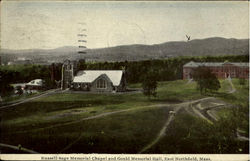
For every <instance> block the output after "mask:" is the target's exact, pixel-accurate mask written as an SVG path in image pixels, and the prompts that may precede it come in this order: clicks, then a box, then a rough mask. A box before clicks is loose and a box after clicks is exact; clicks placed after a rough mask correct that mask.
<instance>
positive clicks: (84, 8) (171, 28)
mask: <svg viewBox="0 0 250 161" xmlns="http://www.w3.org/2000/svg"><path fill="white" fill-rule="evenodd" d="M85 30H86V31H85ZM248 32H249V6H248V2H230V1H227V2H222V1H221V2H199V1H193V2H171V1H166V2H163V1H158V2H114V1H109V2H87V1H86V2H83V1H74V2H73V1H71V2H68V1H67V2H66V1H53V2H52V1H47V2H46V1H26V2H24V1H23V2H20V1H19V2H18V1H9V2H8V1H4V2H1V48H5V49H15V50H18V49H52V48H58V47H62V46H79V45H83V46H86V47H87V48H103V47H111V46H118V45H129V44H148V45H150V44H159V43H164V42H167V41H186V35H189V36H191V39H203V38H208V37H225V38H239V39H245V38H249V33H248ZM79 34H86V35H87V36H86V37H85V36H78V35H79ZM78 40H86V41H87V43H83V42H78Z"/></svg>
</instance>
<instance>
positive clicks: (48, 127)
mask: <svg viewBox="0 0 250 161" xmlns="http://www.w3.org/2000/svg"><path fill="white" fill-rule="evenodd" d="M210 98H211V97H206V98H202V99H198V100H193V101H187V102H184V103H179V104H166V103H165V104H156V105H149V106H141V107H137V108H131V109H124V110H117V111H112V112H105V113H101V114H99V115H94V116H90V117H86V118H82V119H79V120H75V121H70V122H65V123H60V124H56V125H51V126H47V127H42V128H36V129H31V130H22V131H17V132H12V133H8V134H13V133H15V134H19V133H27V132H32V131H39V130H45V129H51V128H56V127H61V126H67V125H71V124H75V123H79V122H82V121H86V120H92V119H97V118H101V117H105V116H109V115H113V114H118V113H122V112H128V111H132V110H137V109H144V108H150V107H166V106H182V105H188V104H190V103H195V102H197V101H201V100H207V99H210Z"/></svg>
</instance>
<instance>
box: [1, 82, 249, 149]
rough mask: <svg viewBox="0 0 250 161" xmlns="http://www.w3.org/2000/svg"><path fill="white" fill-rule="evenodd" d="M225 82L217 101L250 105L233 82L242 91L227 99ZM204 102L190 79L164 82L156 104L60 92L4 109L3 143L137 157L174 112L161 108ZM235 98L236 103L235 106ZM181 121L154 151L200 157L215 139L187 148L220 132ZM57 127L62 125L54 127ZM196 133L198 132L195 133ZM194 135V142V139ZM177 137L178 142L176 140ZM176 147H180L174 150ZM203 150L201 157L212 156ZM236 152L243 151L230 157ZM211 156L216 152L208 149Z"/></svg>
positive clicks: (137, 97)
mask: <svg viewBox="0 0 250 161" xmlns="http://www.w3.org/2000/svg"><path fill="white" fill-rule="evenodd" d="M221 82H222V83H221V85H222V89H220V91H219V92H218V93H217V94H216V95H215V96H216V97H218V98H221V99H224V100H225V101H229V102H230V101H231V102H232V103H235V102H238V103H240V102H241V103H243V101H246V97H248V92H246V89H247V88H248V87H242V86H239V85H238V84H237V80H233V82H234V84H235V87H236V88H237V92H236V93H233V94H231V95H232V96H231V95H228V96H227V94H226V90H227V87H228V85H227V83H226V82H224V81H221ZM140 86H141V85H140V84H132V85H129V87H133V88H140ZM246 94H247V96H246ZM203 97H207V96H203V95H200V93H199V91H198V90H197V89H196V83H195V82H191V83H187V81H184V80H177V81H169V82H159V83H158V89H157V97H156V98H151V99H148V98H147V97H145V96H144V95H143V94H142V93H138V92H137V93H135V92H131V93H124V94H93V93H88V94H86V93H83V94H80V93H57V94H54V95H49V96H46V97H41V98H39V99H35V100H33V101H30V102H26V103H23V104H20V105H17V106H15V107H10V108H6V109H1V110H0V111H1V119H2V121H1V131H4V132H2V133H1V142H2V143H6V144H11V145H18V144H21V145H22V146H23V147H25V148H29V149H33V150H35V151H38V152H41V153H78V152H79V153H137V152H138V151H140V150H141V149H142V148H143V147H144V146H145V145H147V144H148V143H149V142H151V141H152V139H153V138H154V137H155V136H156V135H157V133H158V132H159V131H160V129H161V128H162V126H163V124H164V123H165V121H166V120H167V118H168V112H169V110H172V107H171V106H170V107H167V106H166V107H158V106H156V105H157V104H163V103H168V104H170V105H171V104H175V103H180V102H184V101H188V100H195V99H199V98H203ZM231 97H234V99H236V100H235V101H232V100H231ZM121 110H127V111H122V112H120V113H115V114H110V115H107V116H103V117H99V118H95V119H91V120H82V121H81V119H84V118H89V117H92V116H99V115H102V114H105V113H109V112H117V111H121ZM221 113H223V110H221ZM176 121H177V122H176ZM176 121H175V120H174V122H173V123H171V124H170V125H171V127H170V133H169V134H171V136H169V135H167V136H166V137H165V138H163V142H164V145H161V146H159V145H158V144H156V146H155V147H152V149H149V151H148V152H152V153H184V152H187V153H189V152H194V150H195V148H202V147H204V146H208V145H207V144H209V139H210V138H207V139H205V140H203V141H205V142H204V144H203V142H200V144H201V145H199V146H198V145H195V146H196V147H195V148H193V151H192V148H191V150H190V151H188V150H185V149H183V148H182V147H183V146H182V145H181V144H183V145H187V146H192V142H193V141H197V140H195V138H196V139H198V140H199V139H200V140H202V138H203V139H204V137H202V136H204V135H205V133H206V131H207V130H208V131H209V130H211V129H212V130H214V131H216V129H213V128H214V127H211V126H212V125H207V123H206V122H204V121H203V120H200V119H196V118H193V117H192V116H189V115H187V116H186V114H185V113H184V114H182V115H180V116H178V117H177V119H176ZM55 125H60V126H57V127H54V128H53V126H55ZM201 127H204V129H203V130H202V129H201ZM183 128H184V129H183ZM187 129H188V130H187ZM192 129H195V130H194V131H191V133H190V130H192ZM168 130H169V129H168ZM179 130H180V131H181V132H180V131H179ZM189 135H191V138H192V139H190V137H188V136H189ZM173 137H175V138H176V139H175V140H172V141H171V139H173ZM221 137H222V136H221ZM13 138H14V139H13ZM178 139H179V140H180V141H178ZM183 139H184V142H183ZM175 141H177V142H175ZM170 144H171V145H170ZM237 144H238V143H237ZM174 145H175V146H177V147H178V146H179V147H180V148H179V149H178V148H177V149H176V151H173V150H174V148H173V147H172V146H174ZM232 145H234V144H232ZM244 145H245V144H243V145H241V146H244ZM208 147H213V146H212V145H211V146H208ZM243 148H244V147H243ZM203 150H204V151H200V152H205V151H206V150H205V149H203ZM235 151H237V149H236V150H235V149H234V150H233V151H229V152H235ZM2 152H6V153H14V152H13V151H7V149H2ZM208 152H211V153H213V152H214V151H209V150H208ZM222 152H223V151H222Z"/></svg>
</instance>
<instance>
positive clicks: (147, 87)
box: [142, 71, 157, 99]
mask: <svg viewBox="0 0 250 161" xmlns="http://www.w3.org/2000/svg"><path fill="white" fill-rule="evenodd" d="M156 78H157V77H156V73H155V72H153V71H150V72H148V73H147V74H146V75H145V76H144V79H143V82H142V88H143V94H144V95H145V96H148V98H149V99H150V97H151V96H154V97H156V94H157V92H156V89H157V81H156Z"/></svg>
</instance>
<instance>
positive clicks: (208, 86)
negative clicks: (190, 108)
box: [193, 67, 221, 94]
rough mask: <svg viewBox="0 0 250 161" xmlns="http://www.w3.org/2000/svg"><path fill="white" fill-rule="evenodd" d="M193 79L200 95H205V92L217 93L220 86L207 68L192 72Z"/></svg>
mask: <svg viewBox="0 0 250 161" xmlns="http://www.w3.org/2000/svg"><path fill="white" fill-rule="evenodd" d="M193 78H194V80H195V81H196V82H197V87H198V89H199V90H200V93H201V94H202V93H203V92H204V93H206V92H207V90H209V91H210V92H211V91H217V90H218V89H219V88H220V87H221V86H220V82H219V80H218V79H217V77H216V75H215V74H214V73H212V71H211V70H210V69H209V68H207V67H198V68H196V69H195V70H194V72H193Z"/></svg>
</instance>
